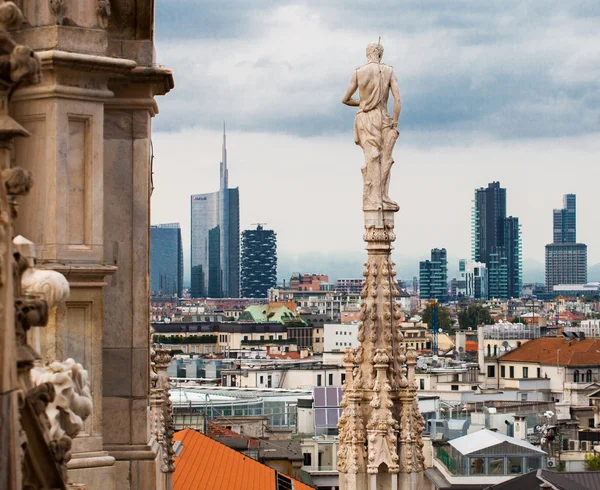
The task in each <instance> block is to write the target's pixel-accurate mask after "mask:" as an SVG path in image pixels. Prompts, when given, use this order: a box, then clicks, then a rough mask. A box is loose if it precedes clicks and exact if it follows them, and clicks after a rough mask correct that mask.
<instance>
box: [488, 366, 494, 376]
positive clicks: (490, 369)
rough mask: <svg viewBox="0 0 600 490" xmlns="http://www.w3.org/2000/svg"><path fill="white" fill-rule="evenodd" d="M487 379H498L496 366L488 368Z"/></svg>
mask: <svg viewBox="0 0 600 490" xmlns="http://www.w3.org/2000/svg"><path fill="white" fill-rule="evenodd" d="M487 377H488V378H495V377H496V366H494V365H491V366H488V367H487Z"/></svg>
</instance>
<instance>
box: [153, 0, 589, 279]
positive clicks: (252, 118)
mask: <svg viewBox="0 0 600 490" xmlns="http://www.w3.org/2000/svg"><path fill="white" fill-rule="evenodd" d="M385 8H386V9H388V15H386V16H384V17H382V16H381V15H380V14H379V11H378V10H377V9H370V8H365V6H363V5H361V4H360V2H354V3H352V2H350V4H349V5H348V6H347V7H346V8H342V7H341V4H340V3H337V2H327V4H326V5H325V4H324V3H323V2H321V3H316V2H282V4H281V5H278V6H276V7H275V6H273V5H270V4H267V3H265V2H262V1H257V2H253V3H252V4H251V5H243V6H239V8H232V9H227V8H223V7H222V3H221V2H219V3H217V2H211V1H207V2H203V4H202V6H201V7H200V6H198V5H194V4H193V3H191V2H186V1H178V2H172V3H169V4H163V3H158V4H157V12H158V14H159V15H158V16H157V24H158V25H157V33H158V35H159V38H158V40H157V51H158V53H159V54H160V56H161V59H162V60H163V61H164V62H165V63H166V64H168V66H172V67H173V68H174V69H175V70H176V72H177V73H178V77H177V81H176V82H177V85H178V90H177V91H176V93H175V94H174V97H172V98H169V99H167V100H165V101H164V102H163V101H161V105H160V109H161V113H162V114H161V115H164V116H163V117H161V118H158V119H157V125H156V130H155V133H154V137H153V143H154V150H155V163H154V170H155V187H156V188H155V191H154V195H153V215H152V222H153V223H159V222H167V221H181V222H182V223H183V224H185V223H189V221H187V216H185V213H186V212H187V211H183V215H182V211H181V210H182V209H183V208H184V207H185V204H184V205H183V206H182V205H180V204H178V202H179V201H180V200H181V196H180V195H183V196H185V194H187V195H188V196H189V195H190V194H193V193H195V192H200V191H201V190H200V188H199V185H201V186H202V191H205V190H210V189H212V188H214V187H215V183H214V182H215V175H214V171H213V170H212V169H213V168H214V162H215V161H216V155H218V154H219V149H218V144H219V127H220V124H221V121H222V119H227V120H228V125H229V128H230V129H229V131H228V132H229V134H230V148H229V151H230V154H231V156H232V158H231V160H232V162H233V163H232V175H233V174H235V176H234V177H232V182H233V183H234V184H235V185H238V184H240V185H243V188H244V194H243V196H242V201H243V202H242V204H241V208H242V209H241V215H240V220H241V223H240V224H241V227H242V228H248V227H249V226H250V224H251V223H253V222H267V223H268V226H269V227H272V228H273V229H277V230H278V241H279V250H280V266H281V267H280V270H281V271H284V270H285V269H286V268H287V265H286V264H293V266H294V267H295V265H296V264H299V268H300V269H301V270H315V267H317V265H319V264H320V263H321V262H327V258H329V263H331V262H335V263H336V264H338V265H339V261H340V260H342V258H343V257H348V260H347V261H348V262H349V263H350V262H352V261H353V260H355V259H356V258H357V257H358V258H359V260H360V261H361V262H362V260H361V259H360V257H359V256H360V255H361V253H362V243H361V240H360V236H361V234H362V232H361V224H360V203H359V200H360V192H361V184H360V178H361V177H360V166H361V160H362V155H361V153H360V149H358V148H355V147H353V145H352V144H351V142H352V118H349V117H348V114H347V111H346V110H345V108H344V107H343V106H342V104H341V97H342V95H343V90H344V88H345V87H346V86H347V84H348V81H349V80H348V76H349V72H348V68H349V67H350V69H352V68H354V67H355V66H356V64H357V60H360V59H361V58H363V57H364V47H365V46H366V44H367V43H368V42H370V41H373V40H374V41H376V40H377V38H378V36H381V38H382V44H383V45H384V48H385V54H384V61H385V62H387V63H388V64H390V65H393V66H394V68H395V71H396V73H397V75H398V83H399V86H400V92H401V95H402V98H403V110H402V114H401V116H400V125H399V130H400V133H401V134H400V138H399V140H398V144H397V145H396V150H395V152H394V157H395V160H396V163H395V165H394V168H393V169H392V188H391V192H390V196H391V197H392V198H393V199H395V200H396V201H397V202H398V203H399V205H400V208H401V209H400V212H399V214H398V226H399V229H398V241H397V242H396V250H395V252H394V254H395V255H394V256H395V259H396V262H397V263H398V264H403V267H404V270H403V269H400V270H399V275H401V276H402V277H411V276H412V275H414V273H415V272H416V270H418V262H419V261H420V260H422V259H424V258H426V257H427V254H428V252H429V250H430V249H431V248H434V247H436V246H443V247H445V248H446V249H447V250H448V258H449V261H450V264H449V269H450V270H454V269H455V268H456V266H457V263H458V259H459V258H464V257H468V256H469V251H470V206H471V202H470V201H471V196H472V189H474V188H476V187H479V186H480V185H481V183H482V182H492V181H494V180H499V181H501V182H502V184H503V185H504V186H505V187H506V188H507V189H509V192H510V193H511V196H513V199H512V201H513V202H512V203H510V204H509V208H508V209H507V213H508V214H509V215H511V214H512V215H517V216H519V220H520V224H521V227H522V233H523V266H524V277H523V279H524V281H529V280H531V276H530V275H529V274H528V271H529V270H531V269H532V268H533V269H535V270H537V273H536V274H537V276H538V280H540V281H543V268H544V247H545V245H546V244H547V243H550V242H551V241H552V235H551V232H552V210H553V209H555V208H557V207H559V206H560V199H561V196H562V195H563V194H566V193H575V194H577V196H578V200H579V203H578V204H579V206H578V208H579V209H578V211H579V229H578V240H579V241H581V242H584V243H587V244H588V263H589V264H590V266H593V265H594V264H598V263H600V236H598V233H597V232H596V230H595V229H594V223H595V219H596V218H595V212H594V209H595V202H594V199H595V197H594V196H595V189H594V185H593V179H589V178H585V177H586V176H589V175H592V173H593V172H594V169H595V166H596V165H597V163H596V160H597V158H596V155H597V152H598V151H599V150H600V139H599V138H598V136H597V132H596V128H597V121H598V115H599V114H600V108H599V107H598V105H597V104H594V103H591V102H590V101H594V100H597V99H598V87H597V69H598V66H597V57H596V55H595V53H594V51H593V49H592V46H593V45H594V39H597V38H599V37H600V34H599V33H598V32H597V29H596V28H595V27H596V21H597V17H598V15H600V7H596V8H593V7H591V6H590V5H589V4H588V5H586V4H584V3H581V2H572V3H569V4H564V3H560V4H556V5H554V8H552V9H548V8H545V7H543V6H542V5H541V4H540V3H539V2H533V1H527V2H505V3H504V4H502V5H486V6H485V8H483V7H482V6H480V5H478V4H477V3H475V2H465V3H463V4H460V5H456V6H452V8H450V7H449V6H448V5H445V4H443V3H441V2H432V3H430V4H427V5H423V4H422V2H406V3H404V2H403V3H402V5H395V4H391V3H389V4H386V6H385ZM161 9H162V10H164V12H163V13H164V15H160V14H161ZM166 9H168V11H167V10H166ZM167 14H169V15H167ZM173 18H177V19H179V22H178V23H177V27H176V28H175V27H174V26H175V23H174V22H172V21H171V20H169V19H173ZM188 19H194V22H193V23H189V24H188ZM557 33H560V35H557ZM160 36H162V37H160ZM298 39H302V42H298ZM322 46H327V50H326V51H323V56H315V55H314V53H315V52H320V51H319V49H320V48H321V47H322ZM189 52H195V53H196V54H197V57H196V58H195V62H194V63H192V64H190V63H189V58H188V56H187V54H186V53H189ZM309 74H310V75H309ZM314 74H317V76H314ZM248 93H251V94H252V96H250V97H248V96H247V94H248ZM205 94H208V95H205ZM199 114H200V116H199ZM348 143H350V144H348ZM169 174H171V175H169ZM182 175H185V176H186V178H185V179H182V178H181V177H182ZM432 176H435V178H432ZM558 176H560V178H559V177H558ZM267 180H268V181H269V182H266V181H267ZM182 181H183V182H182ZM267 184H268V185H267ZM170 189H177V192H176V193H174V192H172V191H170ZM311 193H312V194H314V196H315V197H314V198H312V199H309V198H308V197H307V196H308V195H309V194H311ZM174 194H177V195H174ZM301 195H304V196H306V197H305V198H303V199H302V198H300V196H301ZM425 195H427V196H429V197H428V198H427V199H424V196H425ZM298 203H301V207H300V208H298V207H297V206H296V207H295V208H292V204H294V205H297V204H298ZM292 209H293V211H292ZM303 220H306V221H305V222H304V227H305V228H309V229H310V231H309V232H308V233H302V234H299V233H297V229H298V226H299V225H300V224H302V222H303ZM182 231H183V233H184V237H185V235H186V234H187V235H188V236H189V230H185V229H184V230H182ZM184 244H185V246H186V247H187V246H188V244H189V240H187V241H186V239H185V238H184ZM188 253H189V252H188ZM318 255H321V256H324V257H325V258H324V259H323V260H322V261H320V260H316V259H314V257H316V256H318ZM350 257H352V259H350ZM186 260H189V258H188V259H186ZM344 260H345V259H344ZM532 261H533V262H532ZM404 264H412V269H411V268H409V267H408V265H404ZM338 265H336V267H338ZM532 265H533V267H532ZM187 270H188V269H187V268H186V271H187ZM330 274H331V275H332V276H334V275H335V272H333V271H331V272H330ZM340 274H341V275H347V272H346V271H342V272H340ZM358 274H360V267H359V270H358ZM593 279H594V276H590V280H593Z"/></svg>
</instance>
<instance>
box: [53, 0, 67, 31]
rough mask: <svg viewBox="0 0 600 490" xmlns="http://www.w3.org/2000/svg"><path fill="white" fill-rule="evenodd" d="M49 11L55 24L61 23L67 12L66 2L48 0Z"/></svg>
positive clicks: (62, 0) (63, 0)
mask: <svg viewBox="0 0 600 490" xmlns="http://www.w3.org/2000/svg"><path fill="white" fill-rule="evenodd" d="M48 5H49V7H50V12H52V15H54V19H55V21H56V24H57V25H63V24H64V22H65V14H66V13H67V2H66V1H65V0H48Z"/></svg>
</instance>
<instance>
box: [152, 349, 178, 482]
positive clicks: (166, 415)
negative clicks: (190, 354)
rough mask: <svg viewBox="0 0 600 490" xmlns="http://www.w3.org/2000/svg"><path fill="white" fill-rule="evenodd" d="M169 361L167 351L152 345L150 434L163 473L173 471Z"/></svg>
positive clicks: (173, 430)
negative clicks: (153, 438)
mask: <svg viewBox="0 0 600 490" xmlns="http://www.w3.org/2000/svg"><path fill="white" fill-rule="evenodd" d="M170 361H171V354H170V351H169V349H166V348H164V347H162V346H161V345H158V344H154V345H153V346H152V347H151V350H150V410H151V425H152V434H153V435H154V437H155V439H156V441H157V442H158V445H159V446H160V450H161V460H160V461H161V463H160V469H161V471H162V472H163V473H172V472H173V471H175V460H174V456H175V451H174V450H173V434H174V433H175V429H174V426H173V407H172V402H171V395H170V394H169V378H168V376H167V367H168V366H169V362H170Z"/></svg>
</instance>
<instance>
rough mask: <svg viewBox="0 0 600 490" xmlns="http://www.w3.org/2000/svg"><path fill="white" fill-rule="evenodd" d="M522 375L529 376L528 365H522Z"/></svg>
mask: <svg viewBox="0 0 600 490" xmlns="http://www.w3.org/2000/svg"><path fill="white" fill-rule="evenodd" d="M523 377H524V378H529V368H528V367H523Z"/></svg>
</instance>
